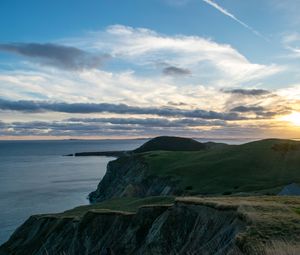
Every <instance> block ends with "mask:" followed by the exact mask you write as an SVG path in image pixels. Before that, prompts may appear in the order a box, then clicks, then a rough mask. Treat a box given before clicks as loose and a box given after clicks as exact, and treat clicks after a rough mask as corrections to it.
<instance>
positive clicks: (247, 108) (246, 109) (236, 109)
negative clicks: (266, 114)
mask: <svg viewBox="0 0 300 255" xmlns="http://www.w3.org/2000/svg"><path fill="white" fill-rule="evenodd" d="M264 110H265V109H264V107H262V106H237V107H234V108H233V109H231V110H230V111H232V112H263V111H264Z"/></svg>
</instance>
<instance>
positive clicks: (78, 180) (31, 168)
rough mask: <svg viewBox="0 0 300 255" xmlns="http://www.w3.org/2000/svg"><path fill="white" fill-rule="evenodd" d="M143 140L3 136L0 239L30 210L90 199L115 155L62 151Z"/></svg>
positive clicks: (51, 210) (67, 205) (47, 209)
mask: <svg viewBox="0 0 300 255" xmlns="http://www.w3.org/2000/svg"><path fill="white" fill-rule="evenodd" d="M145 141H146V140H94V141H87V140H63V141H0V244H1V243H3V242H5V241H6V240H7V239H8V238H9V236H10V235H11V234H12V233H13V231H14V230H15V229H16V228H17V227H18V226H19V225H20V224H22V223H23V222H24V221H25V220H26V219H27V218H28V217H29V216H30V215H32V214H39V213H54V212H61V211H64V210H67V209H71V208H73V207H75V206H79V205H84V204H88V200H87V195H88V194H89V193H90V192H91V191H93V190H95V189H96V187H97V185H98V183H99V181H100V180H101V178H102V177H103V175H104V174H105V171H106V165H107V163H108V161H110V160H112V158H107V157H78V158H77V157H64V156H62V155H65V154H71V153H75V152H85V151H109V150H129V149H134V148H136V147H138V146H140V145H141V144H143V143H144V142H145ZM200 141H205V140H200ZM216 142H227V143H231V144H239V143H241V142H244V141H240V140H227V141H225V140H216Z"/></svg>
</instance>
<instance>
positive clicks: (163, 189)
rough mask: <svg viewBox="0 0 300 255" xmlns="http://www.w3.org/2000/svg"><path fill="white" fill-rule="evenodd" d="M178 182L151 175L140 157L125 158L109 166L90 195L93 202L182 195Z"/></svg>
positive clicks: (112, 162) (110, 163)
mask: <svg viewBox="0 0 300 255" xmlns="http://www.w3.org/2000/svg"><path fill="white" fill-rule="evenodd" d="M176 188H177V182H176V181H172V180H171V178H170V177H168V176H167V177H160V176H156V175H151V173H150V172H149V169H148V165H147V164H146V163H145V162H144V161H143V158H142V157H141V156H139V155H132V156H125V157H121V158H118V159H117V160H114V161H111V162H109V163H108V165H107V170H106V173H105V176H104V177H103V179H102V180H101V182H100V183H99V185H98V188H97V189H96V191H94V192H92V193H90V194H89V199H90V201H91V202H101V201H104V200H107V199H111V198H114V197H147V196H159V195H165V196H167V195H174V194H180V193H181V192H180V190H176Z"/></svg>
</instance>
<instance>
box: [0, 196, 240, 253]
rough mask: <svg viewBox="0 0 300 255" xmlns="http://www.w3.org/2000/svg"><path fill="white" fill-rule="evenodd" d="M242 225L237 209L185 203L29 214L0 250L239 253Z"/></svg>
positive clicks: (12, 251) (8, 251) (24, 251)
mask: <svg viewBox="0 0 300 255" xmlns="http://www.w3.org/2000/svg"><path fill="white" fill-rule="evenodd" d="M245 228H246V222H245V221H244V220H243V218H242V217H240V214H239V213H238V212H237V210H235V209H227V210H224V208H223V209H221V210H220V209H217V208H213V207H209V206H203V205H194V204H190V203H184V202H177V203H175V204H174V205H156V206H146V207H141V208H140V209H138V211H137V213H127V212H115V211H89V212H87V213H86V214H84V216H83V217H82V218H73V217H62V216H56V215H51V216H42V215H41V216H32V217H30V218H29V219H28V220H27V221H26V222H25V223H24V224H23V225H22V226H21V227H20V228H19V229H18V230H17V231H16V232H15V233H14V234H13V235H12V236H11V238H10V239H9V241H8V242H7V243H5V244H4V245H3V246H1V247H0V255H7V254H14V255H28V254H32V255H44V254H48V255H54V254H55V255H57V254H68V255H78V254H88V255H96V254H97V255H99V254H102V255H104V254H124V255H125V254H145V255H147V254H149V255H150V254H156V255H160V254H161V255H165V254H176V255H180V254H214V255H215V254H243V253H242V251H241V250H240V248H239V247H238V245H237V238H238V235H239V233H241V232H242V231H244V230H245ZM109 252H110V253H109Z"/></svg>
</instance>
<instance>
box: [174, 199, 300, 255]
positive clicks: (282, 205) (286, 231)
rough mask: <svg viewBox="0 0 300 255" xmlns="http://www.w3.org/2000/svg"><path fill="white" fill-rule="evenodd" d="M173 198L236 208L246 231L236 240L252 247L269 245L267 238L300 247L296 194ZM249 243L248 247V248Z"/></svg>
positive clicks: (216, 206)
mask: <svg viewBox="0 0 300 255" xmlns="http://www.w3.org/2000/svg"><path fill="white" fill-rule="evenodd" d="M177 201H183V202H185V203H187V202H188V203H193V204H200V205H206V206H210V207H213V208H219V209H221V210H222V209H223V210H225V209H233V208H237V210H238V212H240V214H241V216H243V217H245V220H246V221H247V222H248V223H249V227H248V228H247V229H246V232H245V233H243V235H241V236H240V237H239V240H240V242H242V243H248V244H251V246H253V247H259V244H260V245H262V244H263V243H269V245H271V243H270V242H277V243H280V244H283V245H284V246H283V248H287V245H288V246H290V245H296V246H297V250H298V251H300V247H299V243H300V198H299V197H274V196H273V197H272V196H257V197H224V196H223V197H206V198H200V197H185V198H178V199H177ZM251 246H250V247H249V248H252V247H251ZM270 248H272V247H270ZM258 254H261V253H258ZM270 254H286V253H276V252H275V253H270ZM290 254H294V253H290ZM295 254H299V253H295Z"/></svg>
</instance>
